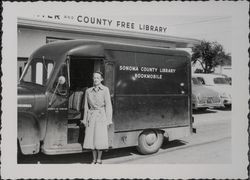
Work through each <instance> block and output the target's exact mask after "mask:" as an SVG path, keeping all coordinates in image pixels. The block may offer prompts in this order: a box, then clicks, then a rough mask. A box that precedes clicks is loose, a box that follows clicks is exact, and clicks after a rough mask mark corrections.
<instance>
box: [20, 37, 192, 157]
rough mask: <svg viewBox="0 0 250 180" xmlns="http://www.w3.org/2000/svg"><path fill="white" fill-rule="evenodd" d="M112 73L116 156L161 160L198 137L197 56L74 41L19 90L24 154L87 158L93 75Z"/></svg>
mask: <svg viewBox="0 0 250 180" xmlns="http://www.w3.org/2000/svg"><path fill="white" fill-rule="evenodd" d="M97 70H98V71H102V72H103V73H104V82H103V83H104V85H106V86H107V87H108V88H109V90H110V94H111V101H112V106H113V124H114V126H113V127H112V128H110V129H109V146H110V148H121V147H128V146H137V148H138V150H139V151H140V152H141V153H142V154H150V153H155V152H157V151H158V150H159V148H160V147H161V145H162V143H163V138H164V136H165V137H167V138H168V140H173V139H178V138H182V137H185V136H188V135H190V134H191V133H192V131H193V127H192V123H193V120H192V102H191V94H192V91H191V64H190V57H189V54H188V53H186V52H184V51H179V50H171V49H167V48H156V47H146V46H141V45H128V44H122V43H108V42H98V41H84V40H69V41H61V42H55V43H51V44H47V45H44V46H42V47H41V48H39V49H37V50H36V51H35V52H34V53H33V54H32V55H31V57H30V58H29V61H28V63H27V66H26V67H25V70H24V72H23V74H22V76H21V78H20V81H19V84H18V147H19V148H20V151H21V152H22V153H23V154H35V153H38V152H40V151H42V152H43V153H45V154H64V153H79V152H83V151H86V150H85V149H82V143H83V135H84V128H82V127H81V126H80V120H81V119H82V118H83V111H84V108H83V107H84V106H83V99H84V93H85V90H86V88H87V87H91V86H92V83H93V82H92V73H93V72H94V71H97Z"/></svg>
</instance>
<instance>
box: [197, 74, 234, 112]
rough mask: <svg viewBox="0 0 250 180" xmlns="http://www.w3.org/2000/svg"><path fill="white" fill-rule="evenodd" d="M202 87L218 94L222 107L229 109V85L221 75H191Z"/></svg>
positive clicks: (230, 100) (230, 101) (230, 102)
mask: <svg viewBox="0 0 250 180" xmlns="http://www.w3.org/2000/svg"><path fill="white" fill-rule="evenodd" d="M193 77H196V78H197V79H198V80H199V81H200V82H201V83H202V84H203V85H205V86H206V87H208V88H210V89H213V90H215V91H217V92H218V93H219V94H220V98H221V99H222V102H223V105H224V107H231V104H232V97H231V89H232V88H231V87H232V86H231V85H230V83H229V82H228V80H227V79H226V78H225V76H223V75H218V74H198V73H195V74H193Z"/></svg>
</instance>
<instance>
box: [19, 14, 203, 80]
mask: <svg viewBox="0 0 250 180" xmlns="http://www.w3.org/2000/svg"><path fill="white" fill-rule="evenodd" d="M17 30H18V32H17V33H18V57H17V63H18V64H17V68H18V69H17V72H18V74H17V76H18V79H19V77H20V75H21V74H22V71H23V69H24V66H25V65H26V62H27V60H28V58H29V56H30V55H31V53H32V52H33V51H34V50H35V49H37V48H39V47H40V46H42V45H44V44H47V43H50V42H53V41H59V40H72V39H86V40H99V41H112V42H123V43H128V44H140V45H144V46H155V47H165V48H191V47H192V46H194V45H196V44H199V43H200V41H199V40H196V39H191V38H180V37H173V36H162V35H155V34H146V33H137V32H129V31H119V30H112V29H104V28H103V29H102V28H93V27H87V26H80V25H74V24H73V25H72V24H66V23H58V22H49V21H41V20H36V19H28V18H19V19H18V22H17Z"/></svg>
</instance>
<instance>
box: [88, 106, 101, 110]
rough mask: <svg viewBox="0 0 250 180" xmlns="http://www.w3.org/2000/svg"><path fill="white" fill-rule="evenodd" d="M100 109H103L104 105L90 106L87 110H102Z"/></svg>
mask: <svg viewBox="0 0 250 180" xmlns="http://www.w3.org/2000/svg"><path fill="white" fill-rule="evenodd" d="M102 109H104V106H102V107H91V108H90V109H89V110H90V111H96V110H102Z"/></svg>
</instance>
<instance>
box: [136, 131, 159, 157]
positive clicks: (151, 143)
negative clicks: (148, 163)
mask: <svg viewBox="0 0 250 180" xmlns="http://www.w3.org/2000/svg"><path fill="white" fill-rule="evenodd" d="M162 143H163V133H162V132H161V131H159V130H152V129H149V130H145V131H143V132H142V133H141V134H140V135H139V137H138V146H137V150H138V151H139V152H140V153H141V154H153V153H156V152H157V151H159V149H160V147H161V145H162Z"/></svg>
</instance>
